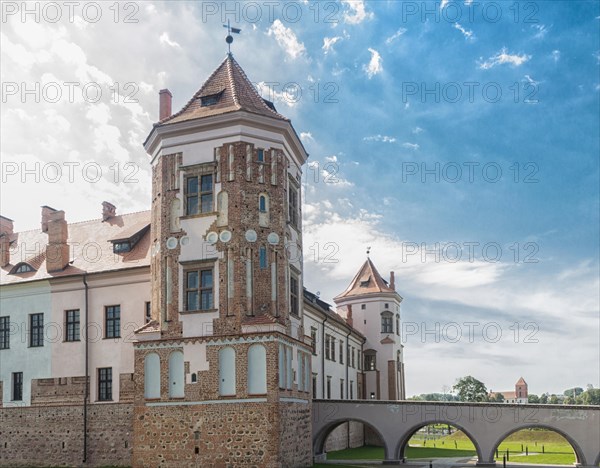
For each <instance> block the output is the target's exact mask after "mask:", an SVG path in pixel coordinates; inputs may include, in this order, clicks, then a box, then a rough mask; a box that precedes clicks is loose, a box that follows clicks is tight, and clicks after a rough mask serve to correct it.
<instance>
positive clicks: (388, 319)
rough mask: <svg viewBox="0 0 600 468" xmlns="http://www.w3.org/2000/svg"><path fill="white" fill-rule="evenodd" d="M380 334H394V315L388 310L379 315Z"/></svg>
mask: <svg viewBox="0 0 600 468" xmlns="http://www.w3.org/2000/svg"><path fill="white" fill-rule="evenodd" d="M381 333H383V334H386V335H390V334H393V333H394V314H393V313H391V312H390V311H389V310H386V311H383V312H382V313H381Z"/></svg>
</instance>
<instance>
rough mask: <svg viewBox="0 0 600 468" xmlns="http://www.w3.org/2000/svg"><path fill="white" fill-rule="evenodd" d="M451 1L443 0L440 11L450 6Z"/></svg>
mask: <svg viewBox="0 0 600 468" xmlns="http://www.w3.org/2000/svg"><path fill="white" fill-rule="evenodd" d="M448 1H449V0H442V1H441V2H440V10H443V9H444V7H445V6H446V5H448Z"/></svg>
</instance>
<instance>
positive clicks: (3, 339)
mask: <svg viewBox="0 0 600 468" xmlns="http://www.w3.org/2000/svg"><path fill="white" fill-rule="evenodd" d="M0 349H10V315H3V316H2V317H0Z"/></svg>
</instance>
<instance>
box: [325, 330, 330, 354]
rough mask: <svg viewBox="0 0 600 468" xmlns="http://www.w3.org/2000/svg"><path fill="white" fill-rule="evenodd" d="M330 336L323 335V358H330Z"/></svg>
mask: <svg viewBox="0 0 600 468" xmlns="http://www.w3.org/2000/svg"><path fill="white" fill-rule="evenodd" d="M330 343H331V336H330V335H325V359H329V360H331V344H330Z"/></svg>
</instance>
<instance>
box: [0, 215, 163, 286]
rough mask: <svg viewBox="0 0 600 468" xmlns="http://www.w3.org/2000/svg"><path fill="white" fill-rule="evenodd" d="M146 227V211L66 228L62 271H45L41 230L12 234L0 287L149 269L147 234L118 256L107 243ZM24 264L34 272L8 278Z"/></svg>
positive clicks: (45, 241)
mask: <svg viewBox="0 0 600 468" xmlns="http://www.w3.org/2000/svg"><path fill="white" fill-rule="evenodd" d="M149 224H150V211H140V212H138V213H130V214H124V215H119V216H113V217H112V218H109V219H107V220H106V221H102V219H94V220H91V221H83V222H80V223H72V224H69V225H68V239H67V244H68V245H69V255H70V263H69V264H68V265H67V267H66V268H65V269H64V270H62V271H57V272H52V273H48V271H47V270H46V247H47V245H48V235H47V234H46V233H45V232H42V230H41V229H35V230H32V231H23V232H16V233H14V234H13V235H12V236H11V248H10V252H11V254H10V263H9V264H8V265H6V266H5V267H3V268H0V284H2V285H8V284H17V283H25V282H29V281H37V280H43V279H50V278H56V277H64V276H71V275H81V274H83V273H100V272H105V271H115V270H123V269H127V268H134V267H144V266H149V265H150V244H151V240H150V232H149V230H146V232H145V233H144V234H143V235H142V237H141V238H140V240H139V241H138V243H137V244H136V245H135V247H134V248H133V249H132V250H131V251H130V252H126V253H122V254H117V253H114V252H113V244H112V242H110V240H111V239H115V238H123V237H124V235H123V233H125V234H128V233H131V232H132V231H135V232H139V231H140V229H142V230H143V229H144V228H143V226H148V225H149ZM19 263H27V264H29V265H31V266H32V267H34V268H35V270H36V271H32V272H28V273H22V274H10V272H11V271H12V270H13V268H14V267H15V265H17V264H19Z"/></svg>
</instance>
